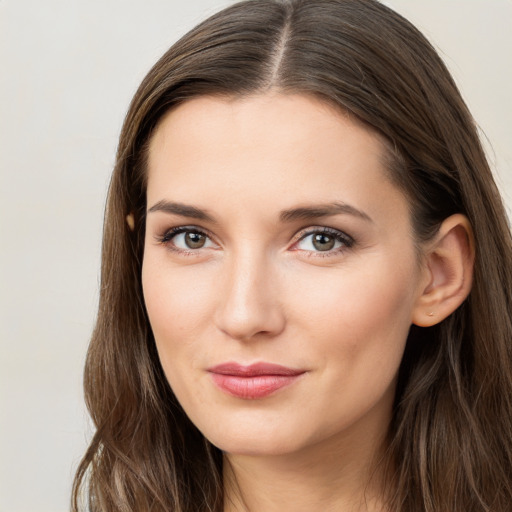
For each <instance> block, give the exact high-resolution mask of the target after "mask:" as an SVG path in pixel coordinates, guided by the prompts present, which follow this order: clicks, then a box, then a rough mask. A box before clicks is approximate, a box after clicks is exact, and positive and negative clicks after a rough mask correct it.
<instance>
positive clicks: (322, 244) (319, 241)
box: [312, 233, 336, 251]
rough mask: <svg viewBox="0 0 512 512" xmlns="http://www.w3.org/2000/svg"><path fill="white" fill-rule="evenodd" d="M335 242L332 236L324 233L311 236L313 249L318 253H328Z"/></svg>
mask: <svg viewBox="0 0 512 512" xmlns="http://www.w3.org/2000/svg"><path fill="white" fill-rule="evenodd" d="M335 242H336V240H335V238H334V237H333V236H330V235H327V234H325V233H317V234H316V235H313V240H312V243H313V247H314V248H315V249H317V250H318V251H330V250H331V249H332V248H333V247H334V244H335Z"/></svg>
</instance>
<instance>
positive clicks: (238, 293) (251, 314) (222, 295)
mask: <svg viewBox="0 0 512 512" xmlns="http://www.w3.org/2000/svg"><path fill="white" fill-rule="evenodd" d="M233 259H234V261H232V262H230V264H229V265H226V268H225V277H224V279H223V281H224V282H223V283H222V286H220V287H219V303H218V304H219V305H218V308H217V311H216V314H215V322H216V325H217V328H218V329H220V330H221V331H222V332H224V333H225V334H227V335H228V336H229V337H231V338H234V339H237V340H241V341H248V340H252V339H255V338H258V339H259V338H261V337H264V338H272V337H275V336H277V335H278V334H280V333H281V332H282V331H283V330H284V327H285V323H286V319H285V315H284V310H283V307H282V304H281V302H280V300H279V299H280V297H279V291H278V284H277V279H276V269H275V268H274V265H272V263H271V262H270V261H268V258H265V257H264V256H257V255H256V254H248V252H247V251H246V252H245V255H240V256H239V257H237V258H233Z"/></svg>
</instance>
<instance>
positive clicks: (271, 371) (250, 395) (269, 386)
mask: <svg viewBox="0 0 512 512" xmlns="http://www.w3.org/2000/svg"><path fill="white" fill-rule="evenodd" d="M208 371H209V372H210V373H211V375H212V379H213V382H215V384H216V385H217V386H218V387H219V388H220V389H221V390H222V391H224V392H225V393H228V394H229V395H232V396H234V397H237V398H242V399H245V400H256V399H258V398H265V397H267V396H269V395H271V394H272V393H275V392H276V391H277V390H279V389H282V388H284V387H286V386H289V385H290V384H292V383H294V382H295V381H296V380H297V379H298V378H299V377H300V376H301V375H304V373H306V371H305V370H296V369H293V368H287V367H285V366H281V365H277V364H271V363H255V364H251V365H249V366H244V365H240V364H238V363H223V364H219V365H217V366H214V367H212V368H208Z"/></svg>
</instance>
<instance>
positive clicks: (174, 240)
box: [159, 226, 215, 251]
mask: <svg viewBox="0 0 512 512" xmlns="http://www.w3.org/2000/svg"><path fill="white" fill-rule="evenodd" d="M159 241H160V243H163V244H165V245H169V246H171V247H172V248H173V249H175V250H178V251H193V250H197V249H207V248H209V247H215V244H214V243H213V242H212V240H211V239H210V237H209V236H208V235H207V234H206V233H204V232H203V231H201V230H199V229H197V228H192V227H186V226H183V227H177V228H172V229H170V230H169V231H167V232H166V233H165V234H164V235H163V236H162V237H160V238H159Z"/></svg>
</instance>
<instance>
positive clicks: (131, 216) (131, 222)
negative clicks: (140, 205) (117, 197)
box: [126, 212, 135, 231]
mask: <svg viewBox="0 0 512 512" xmlns="http://www.w3.org/2000/svg"><path fill="white" fill-rule="evenodd" d="M126 224H128V228H129V230H130V231H133V230H134V229H135V215H134V214H133V212H132V213H129V214H128V215H127V216H126Z"/></svg>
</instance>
